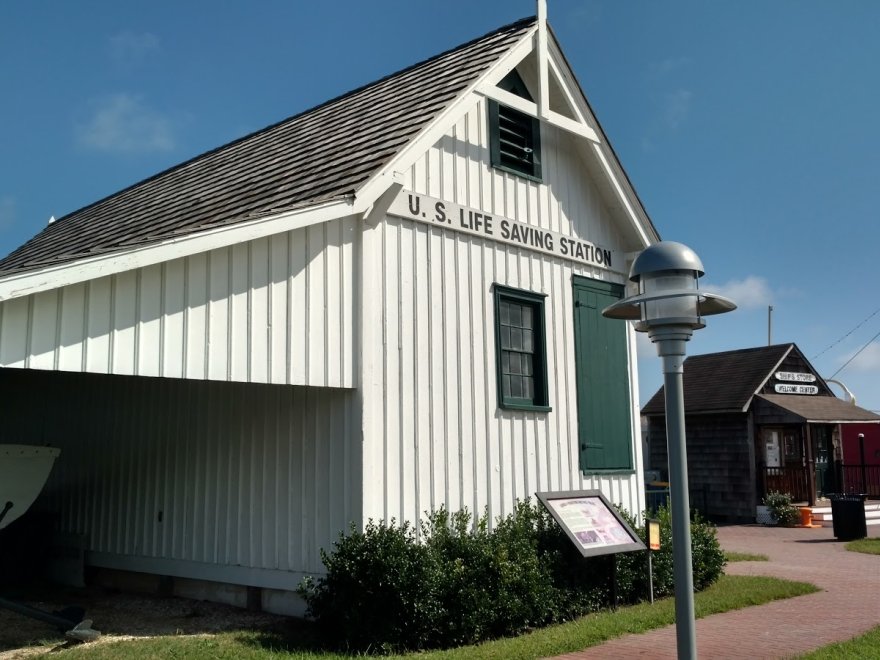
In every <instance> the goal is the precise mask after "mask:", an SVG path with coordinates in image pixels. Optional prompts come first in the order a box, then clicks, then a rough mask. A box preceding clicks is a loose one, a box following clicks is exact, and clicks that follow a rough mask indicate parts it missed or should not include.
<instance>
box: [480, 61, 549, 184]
mask: <svg viewBox="0 0 880 660" xmlns="http://www.w3.org/2000/svg"><path fill="white" fill-rule="evenodd" d="M498 86H499V87H500V88H501V89H503V90H505V91H508V92H510V93H511V94H516V95H517V96H519V97H521V98H523V99H526V100H527V101H532V97H531V95H530V94H529V90H528V89H527V88H526V86H525V83H524V82H523V81H522V78H520V77H519V74H517V72H516V70H515V69H514V70H513V71H511V72H510V73H509V74H507V76H505V77H504V80H502V81H501V82H500V83H499V84H498ZM489 136H490V140H489V147H490V149H489V150H490V152H491V157H492V166H493V167H497V168H500V169H502V170H506V171H508V172H515V173H516V174H519V175H521V176H525V177H527V178H529V179H535V180H537V181H540V180H541V124H540V122H539V121H538V120H537V119H536V118H535V117H530V116H529V115H527V114H524V113H522V112H520V111H519V110H514V109H513V108H509V107H507V106H506V105H502V104H500V103H498V102H497V101H492V100H490V101H489Z"/></svg>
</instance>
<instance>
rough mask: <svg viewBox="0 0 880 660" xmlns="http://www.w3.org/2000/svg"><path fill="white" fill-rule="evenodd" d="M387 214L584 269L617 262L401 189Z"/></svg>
mask: <svg viewBox="0 0 880 660" xmlns="http://www.w3.org/2000/svg"><path fill="white" fill-rule="evenodd" d="M388 214H389V215H394V216H398V217H401V218H408V219H410V220H417V221H418V222H424V223H427V224H429V225H433V226H435V227H444V228H446V229H452V230H454V231H459V232H463V233H465V234H470V235H471V236H479V237H480V238H488V239H490V240H493V241H498V242H499V243H505V244H507V245H514V246H516V247H521V248H526V249H528V250H535V251H536V252H543V253H544V254H549V255H551V256H554V257H559V258H560V259H567V260H569V261H575V262H578V263H582V264H586V265H588V266H598V267H600V268H607V269H608V270H615V266H617V264H619V263H621V261H620V259H619V258H618V253H617V252H616V251H614V250H609V249H607V248H602V247H598V246H596V245H594V244H593V243H590V242H589V241H584V240H581V239H577V238H572V237H571V236H566V235H565V234H560V233H558V232H555V231H550V230H548V229H542V228H541V227H535V226H534V225H530V224H526V223H525V222H520V221H518V220H511V219H510V218H503V217H500V216H497V215H489V214H488V213H484V212H483V211H480V210H479V209H474V208H470V207H468V206H462V205H460V204H455V203H453V202H448V201H445V200H442V199H437V198H435V197H429V196H428V195H420V194H418V193H414V192H410V191H409V190H401V191H400V193H398V195H397V197H395V198H394V201H393V202H391V206H390V207H389V208H388ZM619 269H620V266H617V270H619Z"/></svg>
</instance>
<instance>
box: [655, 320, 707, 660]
mask: <svg viewBox="0 0 880 660" xmlns="http://www.w3.org/2000/svg"><path fill="white" fill-rule="evenodd" d="M651 335H652V336H651V339H652V340H653V341H654V342H655V343H656V345H657V353H658V354H659V355H660V357H661V358H663V379H664V390H665V393H666V444H667V447H668V449H669V488H670V493H669V497H670V499H671V500H672V505H671V508H672V561H673V576H674V578H675V636H676V644H677V647H678V658H679V660H695V659H696V657H697V634H696V624H695V622H694V575H693V565H692V560H691V519H690V508H691V507H690V497H689V495H688V474H687V448H686V446H685V428H684V385H683V374H684V368H683V365H684V355H685V350H684V347H685V342H686V341H687V340H688V339H690V335H691V333H690V332H682V331H681V330H680V329H678V330H677V331H676V329H673V328H663V329H661V330H660V331H659V332H652V333H651Z"/></svg>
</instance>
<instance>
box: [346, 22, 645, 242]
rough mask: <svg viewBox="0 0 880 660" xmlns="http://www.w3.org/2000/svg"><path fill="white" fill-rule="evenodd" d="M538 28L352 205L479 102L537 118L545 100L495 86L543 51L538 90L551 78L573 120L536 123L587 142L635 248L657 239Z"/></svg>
mask: <svg viewBox="0 0 880 660" xmlns="http://www.w3.org/2000/svg"><path fill="white" fill-rule="evenodd" d="M539 27H540V20H539V21H538V24H537V25H536V26H535V27H534V28H532V29H531V30H529V31H528V32H526V33H525V34H524V35H523V37H522V38H521V39H520V42H519V43H518V44H517V45H515V46H513V47H512V48H511V49H510V50H509V51H508V52H507V53H506V54H505V55H504V56H502V57H501V58H500V59H499V60H498V61H497V62H496V63H495V64H494V65H492V66H491V67H490V68H489V70H488V71H487V72H486V73H484V74H483V75H482V76H481V77H480V78H479V79H477V80H476V81H475V82H474V83H473V84H472V85H471V86H470V87H469V88H468V89H466V90H465V91H464V92H462V93H461V95H460V96H459V97H458V99H456V100H455V101H453V102H452V103H450V104H449V106H447V108H446V109H445V110H444V111H443V112H441V113H440V114H439V115H438V116H437V117H436V118H435V119H434V121H433V122H431V124H429V125H428V126H427V127H426V128H425V129H424V130H423V131H422V133H421V134H420V135H418V136H417V137H416V138H414V139H413V140H412V141H410V142H409V144H407V145H406V146H404V147H403V149H401V150H400V152H398V154H397V156H395V157H394V158H393V159H392V160H391V161H390V162H389V163H388V164H387V165H386V166H385V168H384V169H382V170H381V171H380V172H378V173H377V174H376V175H375V176H374V177H373V178H372V179H371V180H370V181H368V182H367V183H366V184H364V186H363V187H362V188H361V189H360V190H359V191H358V192H357V193H356V197H357V199H358V201H360V202H363V204H364V205H365V208H366V207H368V206H369V205H371V204H373V203H374V202H375V201H376V199H377V198H378V197H379V196H380V195H381V194H382V193H384V192H385V191H386V190H388V188H389V186H390V185H391V183H392V181H394V180H396V179H395V176H396V173H397V172H404V171H406V170H407V169H408V168H409V167H410V166H411V165H412V164H413V163H414V162H415V161H416V160H417V159H418V158H420V157H421V156H422V155H423V154H424V153H425V151H427V150H428V149H429V148H430V147H431V146H432V145H434V144H435V143H436V142H437V141H438V140H440V139H441V138H442V137H443V136H444V135H445V134H446V133H447V131H448V130H449V127H450V126H452V125H453V124H455V123H456V122H457V121H458V120H459V119H461V117H462V116H464V115H465V114H466V113H467V112H468V110H469V109H470V108H471V107H472V106H473V104H474V103H475V102H476V100H477V99H478V98H479V97H486V98H491V99H494V100H496V101H499V102H500V103H504V104H505V105H509V106H511V107H513V108H515V109H517V110H519V111H521V112H524V113H526V114H528V115H530V116H532V117H538V118H541V107H540V106H541V105H542V104H543V103H544V102H545V101H547V102H548V103H549V99H548V98H546V95H545V98H544V100H541V99H540V98H539V101H538V103H533V102H530V101H528V100H526V99H522V98H520V97H518V96H516V95H515V94H510V93H509V92H506V91H505V90H502V89H500V88H499V87H498V86H497V85H498V83H499V82H500V81H501V80H502V79H503V78H504V77H505V76H506V75H507V74H508V73H510V71H511V70H513V69H514V68H515V67H516V66H517V65H518V64H519V63H520V62H522V61H523V59H525V58H526V57H528V56H529V55H531V54H532V53H533V52H535V50H536V49H542V48H543V49H545V50H546V52H545V53H544V57H540V53H539V54H538V55H539V57H538V62H539V67H540V68H541V69H542V70H541V71H539V78H543V79H544V81H543V82H541V83H540V85H541V87H542V88H543V86H544V85H545V84H546V86H547V87H548V89H549V84H548V81H549V76H550V75H553V76H554V78H556V81H557V82H558V83H559V87H561V88H562V90H563V92H564V95H565V100H566V102H567V103H568V105H569V107H570V108H571V110H572V113H573V114H574V115H575V116H576V117H577V118H578V120H575V119H570V118H568V117H566V116H564V115H562V114H560V113H558V112H554V111H552V110H549V108H548V109H547V111H546V117H545V118H544V119H542V121H544V122H546V123H549V124H551V125H552V126H555V127H557V128H560V129H562V130H565V131H567V132H569V133H572V134H574V135H577V136H579V137H581V138H585V139H586V140H587V141H588V143H589V146H591V147H592V150H593V151H594V153H595V155H596V159H597V160H598V162H599V164H600V166H601V171H600V172H599V174H600V175H604V177H605V178H607V180H608V183H609V185H610V187H611V189H612V190H613V191H614V194H615V195H616V197H617V198H618V200H619V201H620V204H621V207H622V208H623V211H624V215H626V217H627V219H628V220H629V222H630V224H631V226H632V228H633V231H634V233H635V237H636V239H637V240H638V242H639V243H640V245H641V248H645V247H647V246H649V245H651V244H652V243H655V242H656V241H658V240H660V237H659V236H658V235H657V232H656V230H654V228H653V226H652V225H651V221H650V220H649V219H648V214H647V213H646V212H645V210H644V208H643V207H642V204H641V201H640V200H639V198H638V196H637V195H636V193H635V190H633V188H632V186H631V185H630V183H629V180H628V179H627V177H626V174H625V173H624V171H623V167H622V166H621V165H620V162H619V161H618V160H617V157H616V156H615V154H614V151H613V150H612V149H611V148H610V146H608V144H607V140H606V138H605V136H604V134H603V133H602V131H601V128H600V127H599V124H598V122H597V121H596V118H595V117H594V116H593V113H592V111H591V110H590V107H589V105H588V104H587V102H586V99H585V98H584V95H583V91H582V90H581V89H580V86H579V85H578V83H577V82H576V80H575V78H574V75H573V74H572V73H571V70H570V68H569V67H568V64H567V62H566V61H565V57H564V56H563V54H562V51H561V49H560V48H559V45H558V44H557V43H556V41H555V39H554V38H547V39H545V40H542V39H540V38H539V35H538V33H539ZM542 62H546V66H543V65H542V64H541V63H542ZM548 93H549V92H548ZM539 97H540V95H539Z"/></svg>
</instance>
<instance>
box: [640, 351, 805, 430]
mask: <svg viewBox="0 0 880 660" xmlns="http://www.w3.org/2000/svg"><path fill="white" fill-rule="evenodd" d="M793 348H794V349H795V350H796V347H795V345H794V344H777V345H775V346H762V347H759V348H744V349H739V350H735V351H725V352H723V353H707V354H705V355H693V356H690V357H688V358H687V359H685V361H684V408H685V412H688V413H703V412H720V411H737V412H742V411H744V410H745V409H746V407H747V406H748V404H749V402H750V401H751V399H752V397H753V396H754V395H755V393H756V392H757V391H758V390H759V389H760V388H761V386H762V385H763V384H764V382H765V381H766V380H767V378H768V377H769V376H770V374H771V373H772V371H773V370H774V369H775V368H776V366H777V365H778V364H779V363H780V362H781V361H782V360H783V359H784V358H785V357H786V356H787V355H788V353H789V352H790V351H791V350H792V349H793ZM664 397H665V394H664V391H663V388H662V387H661V388H660V389H659V390H657V392H656V393H655V394H654V396H653V397H651V400H650V401H648V403H647V404H645V407H644V408H642V414H643V415H664V414H666V410H665V404H664Z"/></svg>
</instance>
